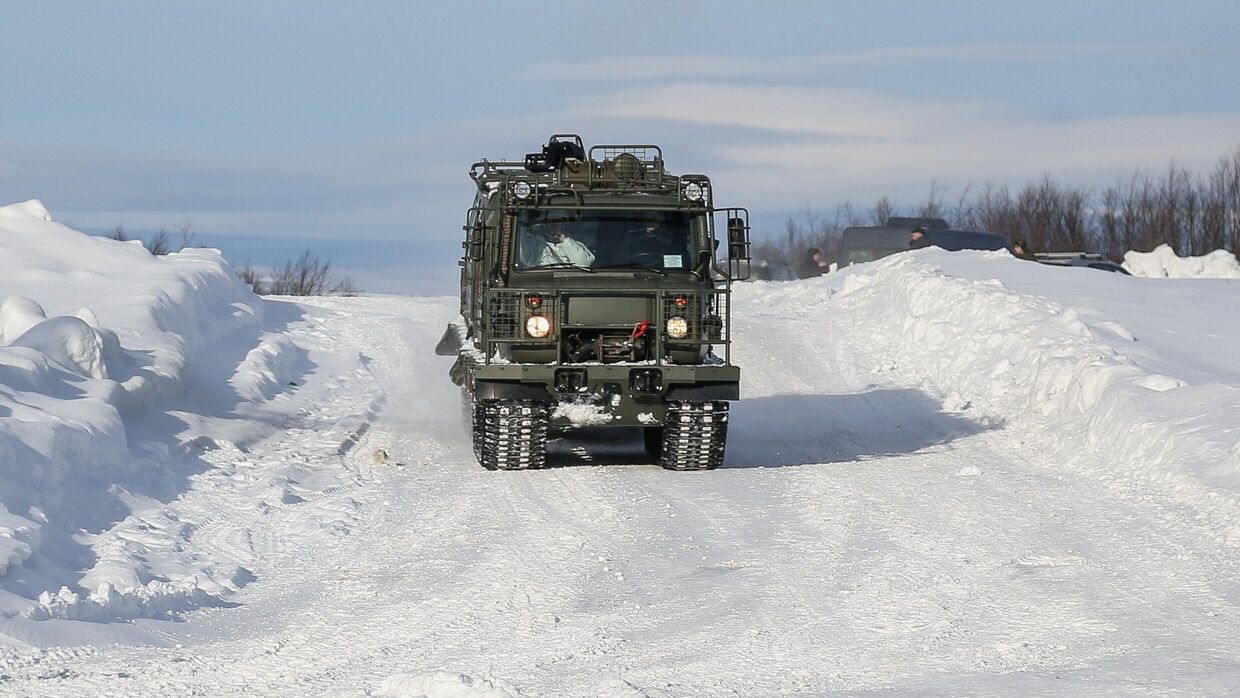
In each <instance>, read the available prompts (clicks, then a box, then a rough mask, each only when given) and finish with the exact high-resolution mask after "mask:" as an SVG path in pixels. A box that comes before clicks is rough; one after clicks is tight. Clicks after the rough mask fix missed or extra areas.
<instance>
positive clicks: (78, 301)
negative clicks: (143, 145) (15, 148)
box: [0, 201, 280, 620]
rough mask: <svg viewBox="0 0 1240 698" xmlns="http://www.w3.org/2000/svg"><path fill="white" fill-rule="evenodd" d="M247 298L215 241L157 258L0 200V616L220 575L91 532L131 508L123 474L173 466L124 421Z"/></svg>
mask: <svg viewBox="0 0 1240 698" xmlns="http://www.w3.org/2000/svg"><path fill="white" fill-rule="evenodd" d="M260 312H261V302H260V301H259V300H258V298H257V297H256V296H254V295H253V294H252V293H251V292H250V290H249V289H248V288H247V287H246V286H245V285H244V284H242V283H241V282H240V281H238V280H237V278H236V277H235V275H234V274H233V272H232V269H231V268H230V267H229V266H228V264H227V263H226V262H225V261H224V260H223V258H222V257H221V256H220V254H219V253H218V252H217V251H215V250H206V249H192V250H185V251H183V252H178V253H174V254H170V255H166V256H162V257H156V256H152V255H150V254H148V253H147V252H146V250H144V249H143V248H142V247H141V245H139V244H137V243H125V242H116V241H113V240H106V239H101V238H95V237H91V236H88V235H85V234H83V233H80V232H77V231H75V230H72V229H70V228H68V227H66V226H64V225H61V224H59V223H55V222H53V221H52V219H51V216H50V215H49V214H48V212H47V210H46V209H45V208H44V207H43V205H42V204H41V203H39V202H38V201H27V202H25V203H21V204H14V205H10V206H3V207H0V617H3V616H6V615H7V616H12V615H15V614H23V615H26V616H28V617H32V618H40V617H44V618H47V617H58V618H86V619H92V620H103V619H115V618H126V617H135V616H161V615H167V614H168V613H171V612H175V610H176V609H177V608H180V607H182V606H183V605H185V604H187V603H196V602H199V601H201V596H202V595H203V594H204V593H208V592H210V591H212V590H214V589H216V588H218V586H219V585H218V584H213V582H212V580H210V579H203V578H201V576H200V575H199V573H198V572H197V571H196V570H190V569H185V570H183V572H184V574H178V572H177V570H175V569H172V570H164V571H163V572H162V573H161V574H155V573H153V572H152V571H151V570H150V569H149V568H147V567H146V564H147V563H146V562H145V560H144V556H143V555H142V554H140V553H132V554H128V555H124V556H108V555H106V554H104V551H102V550H98V549H92V548H91V547H90V546H89V539H90V538H91V537H92V535H91V534H93V533H94V532H96V531H99V530H100V529H101V527H106V526H107V525H109V524H110V523H113V522H115V521H116V520H117V519H118V518H123V514H124V512H125V511H127V510H129V509H130V508H131V504H132V502H133V501H134V497H133V496H132V495H131V494H130V493H129V492H128V491H127V490H126V486H125V485H124V483H125V482H127V481H130V480H133V481H141V482H160V481H161V480H168V479H173V478H175V477H176V475H175V474H173V473H170V472H167V470H166V469H167V468H168V467H170V466H169V464H168V463H167V462H166V461H165V460H162V459H159V458H151V457H138V456H135V455H134V454H133V453H131V451H130V448H129V434H128V429H127V427H128V426H129V425H128V421H129V420H131V419H134V418H135V415H137V414H139V413H140V412H141V411H142V410H146V409H148V408H152V407H157V406H159V405H160V404H161V403H162V402H163V401H164V400H166V399H168V398H170V397H172V396H176V395H178V394H179V393H180V392H181V391H182V390H183V389H184V387H185V382H186V369H187V367H188V366H190V365H191V364H192V363H193V362H194V361H195V360H198V359H200V358H201V357H202V356H203V355H204V354H206V353H207V352H209V351H210V350H211V348H212V344H213V343H214V342H216V341H217V340H218V339H219V338H220V337H224V336H228V335H230V334H231V333H234V332H236V331H237V330H239V329H241V328H244V327H249V326H252V325H254V324H255V323H257V322H258V320H259V318H260ZM256 361H257V359H256ZM256 366H257V364H256ZM256 370H257V369H256ZM269 373H270V375H271V377H272V380H278V379H279V378H280V372H279V369H278V367H276V368H275V370H273V371H270V372H269ZM255 390H258V391H259V392H262V388H261V386H259V387H255ZM84 557H85V558H86V560H87V561H88V560H90V559H91V558H92V557H93V558H94V559H95V561H96V562H95V565H94V567H91V568H89V569H87V570H85V571H84V572H83V570H82V569H81V568H80V567H78V566H75V564H74V562H75V561H81V560H83V558H84ZM32 558H34V559H37V561H38V562H39V564H37V565H35V564H32ZM79 564H80V563H79ZM62 587H63V588H62Z"/></svg>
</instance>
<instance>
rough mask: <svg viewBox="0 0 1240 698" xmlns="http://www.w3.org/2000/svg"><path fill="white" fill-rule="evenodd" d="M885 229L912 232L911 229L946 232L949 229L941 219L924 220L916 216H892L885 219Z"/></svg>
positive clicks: (924, 218)
mask: <svg viewBox="0 0 1240 698" xmlns="http://www.w3.org/2000/svg"><path fill="white" fill-rule="evenodd" d="M883 227H885V228H904V229H905V230H912V229H913V228H934V229H935V230H947V229H949V228H951V226H950V225H948V224H947V221H945V220H943V219H942V218H926V217H918V216H892V217H890V218H888V219H887V224H886V225H885V226H883Z"/></svg>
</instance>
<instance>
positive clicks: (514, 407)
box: [473, 400, 551, 470]
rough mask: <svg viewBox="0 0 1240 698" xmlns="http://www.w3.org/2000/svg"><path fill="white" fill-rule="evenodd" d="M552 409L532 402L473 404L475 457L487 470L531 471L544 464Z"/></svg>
mask: <svg viewBox="0 0 1240 698" xmlns="http://www.w3.org/2000/svg"><path fill="white" fill-rule="evenodd" d="M550 411H551V408H550V406H549V405H547V403H545V402H534V401H532V400H479V401H476V402H475V403H474V424H473V440H474V455H475V456H477V458H478V462H479V463H481V464H482V467H484V468H486V469H487V470H497V469H498V470H530V469H533V468H541V467H543V465H544V464H546V462H547V425H548V423H549V421H550V416H549V415H550Z"/></svg>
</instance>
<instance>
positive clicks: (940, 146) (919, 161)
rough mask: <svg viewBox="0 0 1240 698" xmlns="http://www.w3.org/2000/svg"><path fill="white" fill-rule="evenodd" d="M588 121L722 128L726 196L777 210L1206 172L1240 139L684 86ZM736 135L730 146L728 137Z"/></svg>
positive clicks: (641, 93)
mask: <svg viewBox="0 0 1240 698" xmlns="http://www.w3.org/2000/svg"><path fill="white" fill-rule="evenodd" d="M579 109H580V111H581V112H582V113H583V114H587V115H591V116H595V115H604V114H605V115H609V116H612V117H618V118H625V119H630V120H632V121H635V122H638V123H641V122H646V123H651V122H653V123H659V122H674V123H679V124H684V125H686V126H692V125H709V126H710V127H711V129H712V132H713V134H714V135H713V136H712V138H713V139H716V140H715V142H714V143H713V144H712V143H697V144H695V145H696V146H697V147H698V148H699V149H701V150H710V151H711V152H713V153H714V155H715V157H716V158H718V161H719V164H718V166H717V167H716V168H714V169H713V170H712V174H713V175H714V179H715V180H716V184H717V188H718V189H720V190H724V189H730V190H732V191H741V192H744V193H745V197H746V198H748V199H750V200H752V201H755V202H761V204H762V205H763V206H767V207H780V206H784V207H788V206H791V207H796V206H798V205H801V204H802V203H803V202H805V201H807V200H814V201H823V202H824V203H828V202H837V201H843V200H846V199H851V200H854V201H866V200H873V198H876V197H877V196H880V195H895V196H897V197H899V198H903V199H908V198H909V197H910V196H912V197H915V196H917V192H924V191H925V187H926V185H927V183H929V182H930V181H932V180H936V181H938V182H940V183H945V184H947V185H949V186H954V187H957V188H963V187H964V186H965V185H967V184H970V183H971V184H975V185H976V184H981V183H983V182H987V181H992V182H998V183H1019V182H1024V181H1028V180H1029V179H1031V178H1035V177H1038V176H1040V175H1041V174H1042V173H1044V172H1045V173H1050V174H1051V175H1052V176H1055V177H1058V178H1062V179H1066V180H1070V181H1077V182H1081V183H1087V184H1099V183H1104V182H1110V181H1114V179H1115V178H1116V177H1119V176H1121V175H1124V174H1128V173H1130V172H1132V170H1133V169H1134V168H1137V167H1151V168H1159V167H1162V166H1164V165H1165V164H1166V163H1167V162H1169V161H1170V160H1172V159H1174V160H1176V161H1178V162H1180V163H1182V164H1184V165H1187V166H1190V167H1195V168H1206V167H1209V166H1211V165H1212V164H1213V162H1214V161H1215V160H1216V159H1217V158H1218V157H1219V156H1220V155H1221V154H1223V153H1224V152H1226V151H1227V150H1229V149H1230V148H1232V147H1235V146H1236V145H1237V143H1238V142H1240V137H1238V136H1237V134H1240V114H1235V113H1206V114H1170V115H1124V116H1107V117H1095V118H1088V119H1056V118H1051V117H1045V116H1038V115H1034V114H1029V113H1025V112H1022V111H1020V110H1018V109H1015V108H1013V107H1010V106H1008V105H1004V104H1001V103H997V102H993V101H984V100H975V101H967V102H951V101H947V100H926V99H923V98H912V97H905V96H901V95H894V94H885V93H879V92H868V91H860V90H840V89H833V88H823V89H815V88H807V87H760V86H751V85H719V84H677V85H669V86H662V87H652V88H648V89H635V90H624V91H620V92H616V93H612V94H608V95H601V96H598V97H595V98H593V99H591V100H590V101H588V102H587V103H583V104H582V105H581V106H580V107H579ZM721 132H723V133H729V134H730V137H728V138H726V139H720V138H719V133H721Z"/></svg>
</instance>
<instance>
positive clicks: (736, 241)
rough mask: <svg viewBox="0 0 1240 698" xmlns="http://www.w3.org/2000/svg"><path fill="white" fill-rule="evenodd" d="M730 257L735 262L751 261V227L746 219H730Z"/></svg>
mask: <svg viewBox="0 0 1240 698" xmlns="http://www.w3.org/2000/svg"><path fill="white" fill-rule="evenodd" d="M728 257H729V258H730V259H731V260H733V261H740V260H748V259H749V227H748V226H746V225H745V219H744V218H729V219H728Z"/></svg>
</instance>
